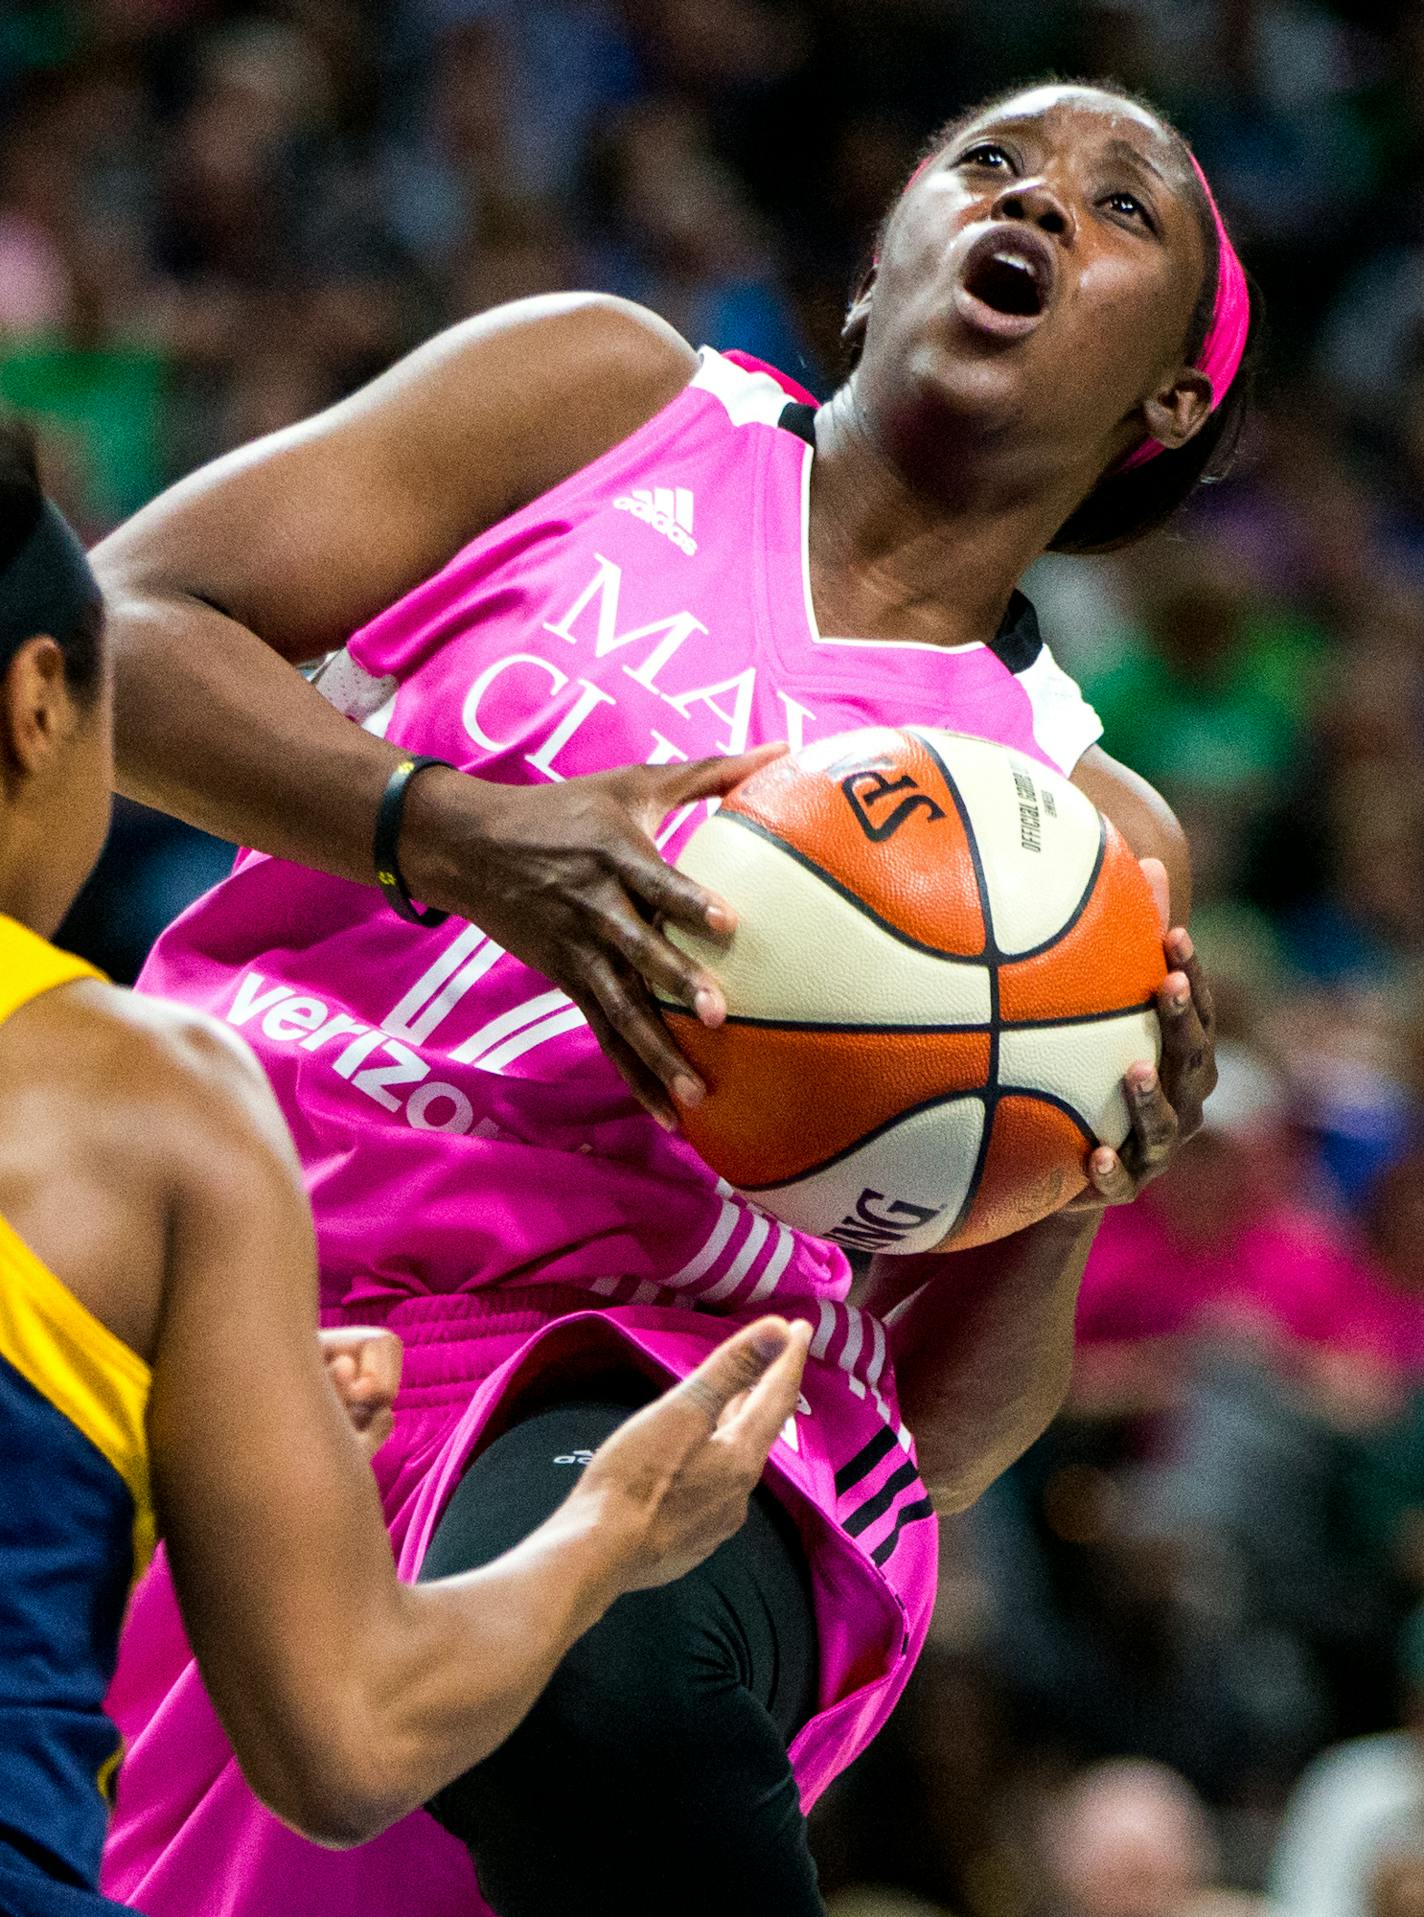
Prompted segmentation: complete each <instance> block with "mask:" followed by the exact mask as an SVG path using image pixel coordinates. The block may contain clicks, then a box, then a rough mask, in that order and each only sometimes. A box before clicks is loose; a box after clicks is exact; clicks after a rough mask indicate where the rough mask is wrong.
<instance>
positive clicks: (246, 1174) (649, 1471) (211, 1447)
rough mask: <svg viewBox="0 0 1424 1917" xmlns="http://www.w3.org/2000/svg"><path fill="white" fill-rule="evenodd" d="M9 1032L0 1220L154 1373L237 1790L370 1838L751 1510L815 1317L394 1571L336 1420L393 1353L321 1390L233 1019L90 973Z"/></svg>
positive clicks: (291, 1242) (291, 1205) (181, 1552)
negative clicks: (240, 1773) (450, 1572)
mask: <svg viewBox="0 0 1424 1917" xmlns="http://www.w3.org/2000/svg"><path fill="white" fill-rule="evenodd" d="M0 1046H3V1048H4V1061H3V1062H4V1064H5V1067H6V1070H7V1084H8V1085H10V1086H11V1087H13V1088H14V1098H13V1100H12V1101H11V1100H7V1123H6V1125H5V1126H4V1128H3V1130H0V1198H3V1201H4V1209H5V1216H6V1217H7V1218H8V1219H9V1220H10V1222H11V1223H12V1224H13V1225H14V1227H15V1229H16V1230H17V1231H19V1232H20V1234H21V1235H22V1236H23V1237H24V1238H25V1240H26V1242H27V1243H28V1244H29V1245H30V1246H31V1247H32V1249H34V1250H35V1251H36V1252H37V1253H38V1254H39V1255H40V1256H41V1257H43V1259H44V1260H45V1262H46V1264H47V1265H48V1266H49V1267H50V1268H51V1269H52V1270H54V1271H56V1272H58V1273H62V1274H63V1276H64V1279H65V1282H66V1283H67V1284H68V1285H69V1286H70V1288H71V1289H72V1290H73V1291H74V1292H75V1293H76V1295H77V1296H79V1297H80V1298H81V1300H82V1301H83V1302H84V1303H85V1304H86V1305H87V1306H88V1307H89V1309H90V1310H92V1311H93V1312H95V1314H96V1315H98V1316H99V1317H101V1318H102V1319H103V1320H104V1321H105V1322H106V1323H108V1324H109V1326H110V1328H111V1329H112V1330H115V1331H116V1332H118V1334H119V1335H120V1336H121V1337H122V1338H124V1340H125V1342H127V1343H129V1344H130V1345H131V1346H132V1347H133V1348H134V1349H135V1350H137V1351H138V1352H139V1354H140V1355H141V1356H143V1357H144V1358H145V1359H146V1360H147V1361H149V1362H150V1363H151V1365H152V1369H153V1373H154V1385H153V1394H152V1400H151V1406H150V1414H149V1435H150V1443H151V1451H152V1468H153V1477H154V1486H155V1502H156V1506H157V1510H158V1513H159V1522H160V1527H161V1530H162V1532H163V1534H164V1536H165V1539H166V1542H167V1545H168V1549H169V1553H170V1557H171V1559H172V1563H173V1567H174V1573H175V1578H176V1581H177V1586H178V1591H179V1595H180V1601H181V1604H182V1607H183V1613H184V1620H185V1623H186V1625H187V1628H188V1631H189V1634H190V1637H191V1639H192V1642H193V1644H194V1647H195V1649H196V1651H197V1653H198V1656H199V1660H200V1663H201V1665H202V1667H203V1670H204V1674H205V1677H206V1680H207V1683H208V1686H209V1689H210V1691H211V1693H212V1695H213V1698H214V1701H215V1703H216V1704H217V1707H218V1710H219V1713H220V1715H221V1716H222V1718H223V1721H224V1724H225V1726H226V1728H227V1729H228V1731H229V1733H230V1735H231V1737H232V1739H233V1743H234V1746H235V1748H236V1750H237V1753H238V1756H239V1758H240V1760H241V1761H242V1763H243V1766H244V1769H245V1771H246V1772H247V1774H248V1776H249V1779H250V1781H251V1782H252V1783H253V1785H254V1787H255V1788H256V1789H257V1791H258V1792H259V1794H261V1795H262V1796H263V1797H264V1798H265V1799H266V1800H267V1802H268V1803H269V1804H270V1805H271V1807H272V1808H273V1809H275V1810H276V1811H277V1812H278V1813H279V1815H282V1816H284V1817H285V1818H287V1819H288V1820H289V1821H290V1822H292V1823H293V1824H295V1825H296V1826H298V1827H299V1828H300V1829H302V1830H303V1831H304V1832H305V1833H307V1834H308V1835H310V1836H313V1837H315V1838H317V1839H318V1840H320V1841H324V1842H328V1843H337V1844H344V1843H353V1842H359V1841H362V1840H364V1839H365V1838H367V1837H370V1836H371V1835H373V1834H374V1833H375V1832H376V1831H377V1830H379V1829H381V1828H383V1827H384V1826H385V1825H386V1824H387V1823H389V1822H391V1821H392V1820H393V1819H394V1818H396V1817H398V1816H401V1815H403V1814H404V1813H405V1812H406V1811H408V1810H411V1809H413V1808H415V1807H416V1806H417V1805H418V1804H420V1803H422V1802H424V1801H425V1799H426V1798H427V1797H429V1796H430V1795H431V1793H432V1792H433V1791H434V1790H436V1789H438V1788H439V1787H440V1785H441V1784H443V1783H445V1782H448V1780H449V1779H450V1778H451V1777H453V1776H455V1775H457V1774H458V1773H459V1772H461V1771H462V1770H464V1769H465V1768H467V1767H468V1765H469V1764H470V1763H472V1762H476V1761H478V1760H479V1758H480V1757H482V1756H484V1755H486V1754H487V1753H488V1752H489V1751H490V1750H492V1749H494V1748H495V1747H496V1746H497V1745H498V1744H499V1743H500V1742H501V1741H502V1739H503V1738H504V1737H505V1736H507V1735H508V1733H509V1731H510V1730H512V1729H513V1727H514V1726H515V1724H517V1723H518V1721H519V1719H520V1718H521V1717H522V1716H523V1715H524V1713H525V1711H527V1710H528V1708H529V1707H530V1705H531V1704H532V1703H533V1701H534V1699H535V1698H536V1697H537V1696H538V1693H539V1691H540V1690H541V1689H542V1688H543V1686H544V1684H545V1683H546V1682H547V1680H548V1678H549V1676H550V1675H551V1673H552V1672H553V1670H554V1668H555V1666H556V1665H557V1663H558V1661H559V1659H560V1658H561V1657H562V1656H563V1654H564V1653H565V1651H566V1650H567V1649H568V1647H569V1645H570V1644H571V1643H572V1642H573V1641H574V1640H575V1639H576V1638H577V1637H578V1636H579V1635H580V1634H581V1633H582V1632H583V1631H584V1630H585V1629H587V1628H588V1626H589V1625H590V1624H592V1623H594V1622H595V1621H596V1620H597V1618H598V1617H599V1616H600V1615H601V1614H602V1612H603V1611H604V1610H605V1609H606V1608H607V1606H608V1605H609V1604H610V1603H611V1602H612V1601H613V1599H614V1598H615V1597H617V1596H618V1595H620V1594H621V1593H622V1592H623V1591H625V1590H631V1589H637V1588H641V1587H642V1586H645V1585H648V1584H654V1583H661V1582H664V1581H666V1580H668V1579H670V1578H673V1577H677V1576H680V1575H682V1573H683V1572H685V1571H686V1570H687V1569H689V1568H690V1567H691V1566H692V1565H693V1564H695V1563H697V1562H699V1561H700V1560H701V1558H703V1557H704V1556H705V1555H706V1554H707V1552H708V1551H710V1550H712V1549H714V1548H715V1547H716V1545H717V1544H719V1543H720V1542H721V1541H722V1540H723V1538H725V1537H727V1536H729V1535H730V1534H731V1532H732V1531H734V1530H735V1529H736V1527H737V1526H738V1524H740V1522H741V1521H742V1518H743V1516H744V1515H745V1510H746V1502H747V1498H748V1496H749V1495H750V1492H751V1491H752V1489H753V1487H754V1486H755V1484H756V1482H757V1480H758V1478H759V1476H760V1474H761V1470H762V1467H763V1465H764V1463H765V1459H766V1453H767V1450H768V1449H769V1447H770V1445H771V1443H772V1441H773V1439H774V1437H775V1435H776V1433H777V1431H778V1430H779V1429H780V1428H781V1425H782V1424H783V1423H784V1421H785V1419H786V1417H787V1416H788V1415H789V1413H790V1411H791V1410H792V1408H793V1407H794V1405H795V1401H796V1391H797V1386H798V1383H799V1379H800V1373H801V1368H802V1364H803V1362H804V1357H805V1347H806V1334H805V1330H804V1328H801V1329H797V1330H794V1331H793V1332H792V1333H791V1334H790V1336H789V1337H788V1336H787V1334H786V1331H785V1328H784V1327H782V1326H780V1325H779V1323H778V1322H777V1321H772V1323H771V1324H770V1326H765V1325H764V1326H762V1327H761V1328H760V1330H758V1329H757V1328H756V1327H753V1328H752V1330H751V1332H750V1333H747V1334H743V1335H742V1336H741V1337H740V1338H739V1339H736V1340H733V1341H731V1342H730V1343H729V1344H728V1345H726V1346H724V1347H723V1348H722V1349H721V1350H720V1351H719V1352H718V1353H716V1354H715V1356H714V1358H713V1359H712V1360H711V1361H710V1363H709V1365H707V1366H704V1367H703V1368H702V1370H701V1371H700V1372H698V1373H694V1374H693V1376H692V1377H690V1378H689V1379H687V1380H686V1381H685V1382H684V1384H683V1385H681V1386H679V1387H678V1388H677V1389H676V1390H675V1391H673V1392H671V1393H670V1394H668V1396H667V1397H665V1398H663V1399H661V1400H659V1401H657V1402H656V1403H655V1404H653V1405H651V1406H649V1407H648V1409H647V1410H646V1411H645V1412H643V1413H642V1414H640V1415H639V1416H638V1417H637V1418H635V1419H633V1420H631V1421H630V1422H629V1423H628V1424H627V1425H626V1426H625V1427H624V1428H623V1429H622V1430H621V1431H620V1432H619V1433H618V1434H616V1436H615V1437H614V1438H613V1439H612V1440H610V1442H609V1443H608V1444H607V1445H606V1446H604V1447H603V1449H602V1450H601V1451H600V1452H599V1453H598V1454H597V1455H596V1457H595V1460H594V1462H593V1464H592V1465H590V1466H589V1468H588V1469H587V1471H586V1472H585V1473H584V1474H583V1475H582V1477H581V1479H580V1481H579V1483H578V1486H577V1488H576V1490H575V1491H574V1492H573V1493H572V1495H571V1496H570V1498H569V1499H568V1500H567V1502H566V1503H565V1505H564V1506H563V1507H562V1508H561V1509H560V1510H559V1511H558V1512H557V1513H556V1514H555V1516H554V1517H553V1518H552V1519H551V1520H550V1521H549V1522H548V1523H547V1524H546V1525H545V1526H543V1527H542V1529H541V1530H540V1531H539V1532H537V1533H536V1534H534V1535H533V1536H531V1537H530V1538H529V1539H527V1540H526V1542H525V1543H524V1544H522V1545H520V1546H519V1547H518V1549H517V1550H515V1551H513V1552H510V1553H508V1554H507V1555H506V1556H505V1557H503V1558H501V1559H499V1560H498V1561H496V1562H495V1563H494V1564H492V1565H490V1566H488V1567H487V1568H486V1569H484V1570H481V1571H477V1572H472V1573H469V1574H467V1575H466V1576H464V1577H461V1578H458V1579H450V1580H446V1581H444V1582H441V1583H435V1584H427V1585H422V1586H418V1587H407V1586H405V1585H402V1584H400V1583H399V1582H398V1581H397V1579H396V1577H395V1573H394V1567H393V1565H392V1562H391V1555H390V1546H389V1542H388V1539H387V1537H386V1532H385V1527H384V1524H383V1521H382V1517H381V1510H380V1502H379V1499H378V1497H377V1493H376V1488H375V1483H374V1480H373V1479H372V1478H371V1475H370V1473H369V1471H368V1469H367V1468H366V1463H365V1452H364V1450H363V1448H362V1445H361V1443H360V1442H359V1441H358V1440H357V1438H356V1437H355V1436H353V1431H352V1427H351V1424H350V1422H349V1421H348V1408H349V1405H350V1403H351V1401H352V1400H360V1399H362V1398H363V1397H365V1398H369V1399H370V1401H371V1402H372V1403H373V1404H374V1405H376V1406H377V1407H379V1406H380V1404H381V1402H382V1401H383V1399H384V1398H385V1396H386V1394H387V1390H388V1388H389V1384H390V1376H389V1370H388V1368H387V1364H386V1363H385V1362H383V1361H382V1360H381V1359H380V1358H379V1356H378V1357H377V1358H376V1360H375V1361H374V1362H373V1361H372V1359H371V1356H370V1354H369V1352H368V1351H367V1349H366V1347H367V1344H368V1340H367V1338H366V1337H365V1335H364V1334H363V1335H362V1336H360V1337H358V1338H356V1339H355V1340H352V1339H351V1335H350V1334H345V1338H346V1343H345V1345H344V1347H343V1349H344V1351H345V1354H346V1361H347V1362H348V1363H349V1364H350V1365H351V1366H352V1372H351V1375H350V1376H349V1377H343V1379H342V1380H341V1383H342V1386H343V1387H344V1389H343V1391H341V1392H340V1393H339V1392H338V1391H337V1390H334V1389H333V1388H332V1381H331V1380H330V1379H329V1377H328V1372H327V1363H328V1361H335V1359H336V1358H337V1356H338V1355H339V1354H338V1353H337V1351H335V1350H333V1352H332V1353H331V1354H329V1357H328V1355H326V1354H323V1352H322V1350H321V1348H320V1347H319V1346H318V1343H317V1341H316V1339H315V1338H314V1336H313V1332H312V1327H313V1325H314V1322H315V1313H316V1271H315V1255H314V1246H313V1241H312V1235H311V1227H310V1217H309V1212H308V1209H307V1205H306V1201H305V1197H304V1194H303V1192H302V1187H301V1182H300V1174H299V1168H298V1166H297V1162H296V1159H295V1156H294V1154H293V1152H292V1149H291V1145H290V1142H289V1139H288V1136H287V1133H286V1128H285V1126H284V1125H283V1123H282V1120H281V1117H280V1115H279V1113H278V1111H277V1108H276V1105H275V1103H274V1101H273V1099H272V1097H271V1094H270V1092H269V1091H268V1089H267V1085H266V1081H265V1079H264V1078H263V1077H262V1074H261V1072H260V1070H259V1068H258V1067H257V1065H256V1064H255V1062H254V1061H253V1060H252V1059H251V1057H250V1056H249V1055H248V1054H247V1053H246V1052H245V1050H244V1049H243V1048H242V1046H241V1044H240V1042H237V1041H235V1040H234V1039H233V1037H232V1036H231V1034H229V1033H227V1032H225V1031H224V1030H223V1028H221V1027H219V1026H217V1025H214V1024H212V1023H210V1022H209V1021H207V1020H205V1019H203V1018H201V1017H197V1016H194V1015H192V1014H188V1013H180V1012H176V1011H174V1010H173V1009H172V1008H170V1007H167V1006H164V1005H160V1004H158V1003H155V1002H152V1001H145V1000H142V999H132V998H130V997H129V996H128V995H127V994H124V993H121V992H119V991H117V990H116V989H115V988H112V987H109V986H105V985H101V984H98V983H85V984H80V985H75V986H73V987H71V988H69V989H68V990H67V991H63V992H55V993H50V994H48V995H47V996H45V997H43V998H41V999H38V1000H37V1001H35V1003H34V1004H32V1005H31V1006H28V1007H26V1008H25V1009H24V1010H23V1011H22V1012H20V1013H18V1014H16V1015H15V1016H14V1017H13V1018H12V1019H11V1020H10V1021H8V1022H7V1024H6V1025H5V1026H4V1027H3V1028H0ZM12 1119H13V1122H11V1120H12ZM777 1351H779V1352H780V1356H779V1357H776V1358H775V1361H774V1362H770V1360H771V1359H772V1356H773V1354H774V1353H775V1352H777ZM387 1359H388V1354H387ZM768 1366H769V1368H768ZM363 1369H364V1370H365V1371H366V1372H367V1376H366V1379H365V1383H364V1385H363V1384H362V1382H361V1379H362V1372H363ZM743 1394H746V1395H745V1396H744V1395H743ZM343 1397H345V1399H346V1400H347V1404H346V1405H343V1401H342V1400H343ZM738 1400H740V1402H734V1401H738Z"/></svg>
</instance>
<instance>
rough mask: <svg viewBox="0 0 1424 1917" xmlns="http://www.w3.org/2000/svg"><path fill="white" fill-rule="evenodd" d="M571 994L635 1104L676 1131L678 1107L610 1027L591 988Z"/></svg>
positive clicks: (666, 1128)
mask: <svg viewBox="0 0 1424 1917" xmlns="http://www.w3.org/2000/svg"><path fill="white" fill-rule="evenodd" d="M571 996H572V997H573V999H574V1002H575V1004H576V1005H577V1006H578V1008H579V1010H580V1011H581V1012H582V1013H583V1015H584V1017H585V1018H586V1019H587V1020H588V1025H589V1030H590V1031H591V1032H592V1033H593V1035H594V1037H595V1038H596V1039H597V1040H598V1046H599V1050H600V1051H601V1052H602V1053H603V1055H604V1057H605V1058H607V1059H608V1060H610V1062H611V1063H612V1064H613V1065H615V1066H616V1067H617V1068H618V1071H619V1073H620V1074H621V1075H622V1078H623V1082H624V1084H625V1085H626V1086H627V1087H628V1089H629V1091H630V1092H632V1094H633V1096H634V1097H635V1098H636V1099H637V1101H638V1103H639V1104H640V1105H642V1106H643V1108H644V1109H645V1110H646V1111H647V1112H649V1113H650V1114H651V1116H652V1117H654V1118H655V1119H656V1120H657V1121H658V1123H659V1124H660V1125H661V1126H662V1128H663V1130H664V1131H665V1132H675V1131H676V1130H677V1108H676V1106H675V1105H674V1104H673V1102H672V1100H671V1099H670V1098H669V1097H668V1095H667V1093H666V1091H664V1089H663V1085H662V1081H661V1080H660V1079H659V1078H657V1077H656V1076H655V1075H654V1074H653V1073H652V1072H650V1071H649V1070H648V1068H647V1066H646V1065H645V1064H644V1063H643V1061H642V1059H641V1058H639V1056H638V1054H637V1053H636V1052H635V1051H634V1050H633V1048H632V1046H631V1045H629V1044H627V1043H626V1042H625V1040H624V1039H622V1038H621V1037H620V1036H619V1034H618V1033H617V1032H616V1031H615V1030H614V1029H613V1026H612V1025H611V1024H610V1023H609V1021H608V1019H607V1017H606V1016H605V1015H604V1011H603V1008H602V1006H601V1005H600V1004H599V1002H598V1000H597V999H596V998H595V997H594V995H593V993H592V992H591V991H587V992H586V991H577V992H574V993H572V994H571Z"/></svg>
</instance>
